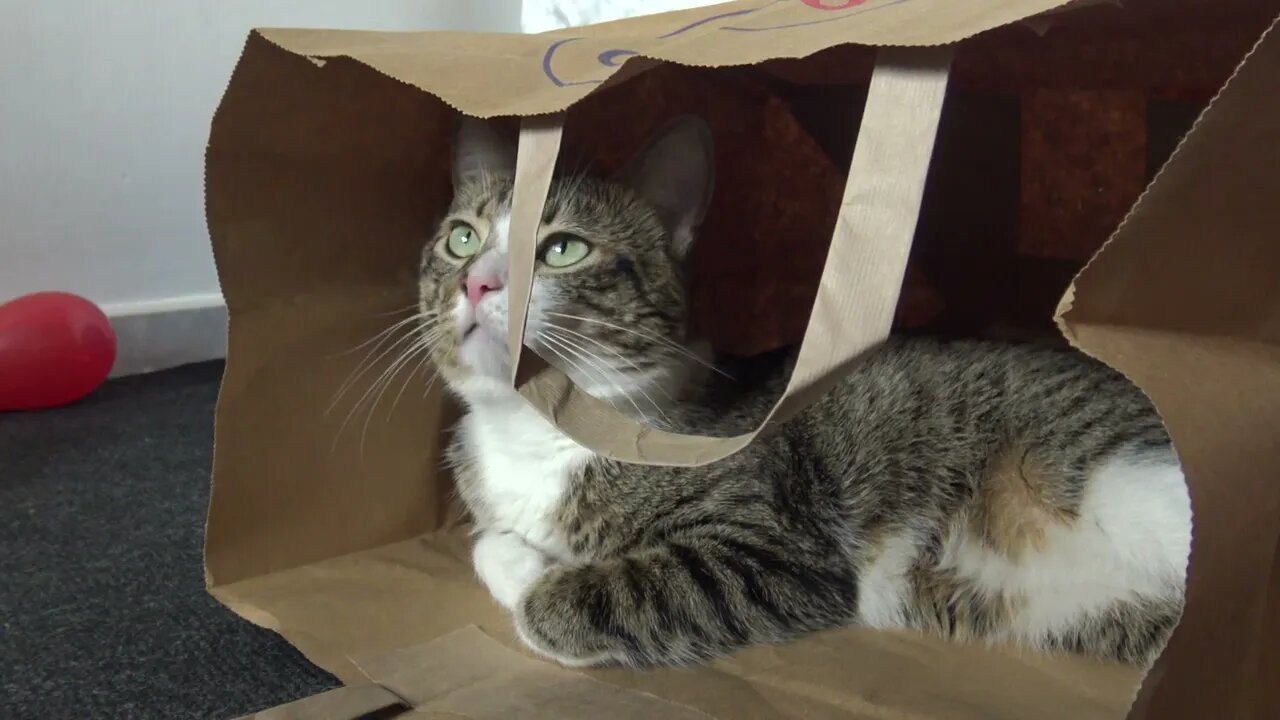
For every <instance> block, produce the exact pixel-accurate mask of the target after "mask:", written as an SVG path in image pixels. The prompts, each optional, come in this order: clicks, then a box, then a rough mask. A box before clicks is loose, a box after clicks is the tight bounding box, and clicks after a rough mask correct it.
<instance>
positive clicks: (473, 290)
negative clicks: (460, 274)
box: [463, 275, 502, 307]
mask: <svg viewBox="0 0 1280 720" xmlns="http://www.w3.org/2000/svg"><path fill="white" fill-rule="evenodd" d="M463 287H464V289H465V290H466V291H467V302H469V303H471V307H475V306H476V305H479V304H480V301H481V300H482V299H484V296H485V294H487V293H491V292H493V291H494V290H501V289H502V280H500V279H499V278H498V276H497V275H472V276H470V277H468V278H467V281H466V282H465V283H463Z"/></svg>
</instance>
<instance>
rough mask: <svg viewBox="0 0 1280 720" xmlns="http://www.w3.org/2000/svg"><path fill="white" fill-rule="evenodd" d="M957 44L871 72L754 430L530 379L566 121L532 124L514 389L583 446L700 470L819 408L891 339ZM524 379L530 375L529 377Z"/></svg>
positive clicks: (513, 281) (515, 265) (520, 192)
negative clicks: (845, 171)
mask: <svg viewBox="0 0 1280 720" xmlns="http://www.w3.org/2000/svg"><path fill="white" fill-rule="evenodd" d="M951 54H952V53H951V48H949V47H933V48H881V49H880V50H879V53H878V57H877V60H876V67H875V70H874V72H873V73H872V76H871V85H870V88H869V91H868V94H867V102H866V109H865V110H864V112H863V116H862V124H861V127H860V129H859V132H858V138H857V145H856V146H855V148H854V153H853V159H852V161H851V162H850V164H849V176H848V179H847V180H846V183H845V189H844V196H843V199H842V201H841V205H840V214H839V216H838V217H837V218H836V226H835V231H834V233H833V235H832V239H831V245H830V249H829V250H828V251H827V261H826V265H825V267H824V268H823V271H822V279H821V281H820V283H819V285H818V291H817V296H816V297H815V299H814V304H813V310H812V313H811V314H810V316H809V323H808V327H807V328H806V330H805V336H804V341H803V342H802V344H801V346H800V352H799V357H798V358H797V360H796V364H795V369H794V371H793V373H792V375H791V379H790V381H789V382H788V384H787V387H786V390H785V391H784V392H783V394H782V396H781V397H780V398H779V399H778V401H777V403H776V404H775V405H774V406H773V408H772V409H771V410H770V411H769V414H768V415H767V416H766V418H765V420H764V422H763V423H762V424H761V425H760V427H758V428H756V429H755V430H754V431H752V432H749V433H745V434H742V435H738V436H735V437H727V438H724V437H699V436H696V435H684V434H680V433H672V432H667V431H664V430H659V429H657V428H653V427H649V426H648V425H645V424H643V423H641V422H639V421H638V420H634V419H632V418H629V417H627V416H625V415H623V414H622V413H620V412H618V411H617V410H615V409H614V408H613V407H612V406H610V405H609V404H607V403H605V402H604V401H601V400H598V399H596V398H594V397H592V396H590V395H588V394H587V393H585V392H583V391H581V390H579V389H578V388H577V387H575V386H574V385H573V383H572V382H571V381H570V380H569V379H568V378H567V377H566V376H565V375H564V374H563V373H561V372H560V371H558V370H556V369H555V368H550V367H548V368H545V369H542V370H541V371H539V372H537V373H532V374H531V373H529V368H531V367H532V366H533V364H534V361H535V359H536V357H535V356H533V353H532V352H531V351H529V350H528V348H526V347H525V346H524V327H525V319H526V316H527V310H528V303H529V293H530V288H531V285H532V278H533V261H534V249H535V243H536V237H537V228H538V224H539V221H540V218H541V215H542V207H543V205H544V204H545V203H546V198H547V193H548V191H549V189H550V186H551V173H552V170H553V168H554V166H555V162H556V157H557V156H558V154H559V150H560V138H561V133H562V131H563V125H562V117H561V116H558V115H557V116H550V117H536V118H527V119H525V121H524V123H523V125H522V126H521V131H520V141H519V150H518V155H517V160H516V176H515V196H514V198H513V201H512V212H511V231H510V232H511V241H510V243H509V253H510V263H511V266H510V267H511V272H510V276H509V278H508V285H507V287H508V292H509V293H510V296H509V297H510V308H511V312H510V317H509V321H510V327H509V335H508V342H509V343H510V349H511V357H513V358H518V360H517V362H516V363H515V367H514V370H513V373H512V384H513V386H514V387H517V388H518V389H519V391H520V393H521V394H522V395H523V396H524V397H525V399H526V400H528V401H529V402H530V403H531V404H532V405H533V406H534V407H535V408H537V409H538V411H539V412H541V413H542V414H543V415H544V416H545V417H547V418H548V419H549V420H551V421H552V422H554V423H555V424H556V425H557V427H559V428H560V429H561V430H562V431H563V432H565V433H566V434H568V435H569V436H570V437H572V438H573V439H574V440H576V441H577V442H579V443H581V444H582V445H584V446H586V447H588V448H591V449H592V450H594V451H596V452H598V453H599V454H601V455H604V456H606V457H609V458H612V459H615V460H621V461H624V462H635V463H643V464H649V465H703V464H706V463H710V462H715V461H716V460H719V459H721V458H724V457H727V456H728V455H731V454H732V453H734V452H737V451H738V450H741V449H742V448H744V447H746V445H747V444H748V443H750V442H751V441H752V440H753V439H755V437H756V436H757V435H758V434H760V432H761V431H762V430H764V429H765V428H766V427H767V426H768V425H769V424H771V423H781V422H783V421H785V420H787V419H789V418H791V417H792V416H794V415H795V414H796V413H797V412H799V411H800V410H802V409H804V408H805V407H806V406H808V405H809V404H811V403H813V402H814V401H815V400H817V399H818V398H819V397H821V396H822V395H823V394H824V393H825V392H827V391H828V390H830V389H831V387H832V386H833V385H834V384H835V383H836V382H838V381H839V380H840V379H841V378H842V377H844V376H845V375H847V374H848V373H849V372H850V371H851V370H852V369H853V367H854V365H855V364H856V363H857V362H858V361H859V358H860V357H861V356H862V355H863V354H864V353H865V352H867V351H868V350H871V349H873V348H874V347H876V346H878V345H879V344H881V343H882V342H884V340H885V339H886V338H888V336H889V331H890V329H891V327H892V323H893V317H894V311H895V309H896V307H897V303H898V294H899V292H900V291H901V289H902V280H903V276H904V274H905V272H906V265H907V256H908V254H909V251H910V249H911V241H912V238H913V236H914V235H915V229H916V222H917V220H918V218H919V214H920V204H921V199H922V197H923V195H924V185H925V180H926V177H927V175H928V171H929V160H930V158H931V156H932V155H933V146H934V141H935V139H936V137H937V130H938V122H939V119H940V117H941V114H942V104H943V99H944V97H945V95H946V88H947V74H948V69H949V67H950V60H951ZM527 375H531V376H530V377H529V378H528V379H527V380H526V379H525V378H526V376H527Z"/></svg>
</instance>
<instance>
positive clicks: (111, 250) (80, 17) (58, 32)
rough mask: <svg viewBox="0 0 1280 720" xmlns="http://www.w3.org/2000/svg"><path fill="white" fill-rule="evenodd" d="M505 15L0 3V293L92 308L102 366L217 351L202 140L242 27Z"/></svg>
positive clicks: (432, 3) (275, 0)
mask: <svg viewBox="0 0 1280 720" xmlns="http://www.w3.org/2000/svg"><path fill="white" fill-rule="evenodd" d="M519 20H520V0H483V1H481V0H0V303H3V302H4V301H6V300H8V299H10V298H12V297H15V296H17V295H21V294H25V293H28V292H34V291H39V290H50V289H59V290H67V291H70V292H75V293H78V294H81V295H84V296H85V297H88V298H89V299H91V300H93V301H95V302H97V303H99V304H101V305H103V306H104V308H105V309H106V310H107V311H108V314H109V315H111V316H112V318H113V322H114V323H115V325H116V330H117V334H118V335H119V337H120V344H121V348H120V352H121V355H120V358H119V360H118V362H117V369H116V372H115V374H124V373H131V372H140V371H146V370H151V369H157V368H160V367H164V366H169V365H173V364H177V363H180V362H189V361H192V360H200V359H207V358H209V357H218V356H220V355H221V353H222V352H223V351H224V350H223V348H224V347H225V346H224V342H225V338H224V337H223V333H224V331H225V311H224V310H223V309H222V308H221V297H220V295H219V293H218V281H217V277H216V275H215V273H214V268H213V258H212V256H211V254H210V250H209V242H208V236H207V233H206V231H205V224H204V209H203V207H204V197H203V185H202V173H203V153H204V145H205V142H206V140H207V139H208V128H209V120H210V118H211V117H212V115H213V111H214V108H215V107H216V106H217V103H218V100H219V98H220V97H221V94H222V91H223V89H224V88H225V87H226V83H227V79H228V78H229V76H230V73H231V70H232V67H233V66H234V64H235V61H236V58H237V56H238V55H239V52H240V49H241V48H242V47H243V44H244V40H245V37H246V35H247V33H248V31H249V29H250V28H252V27H255V26H311V27H332V28H343V27H350V28H365V29H386V30H411V29H413V30H416V29H477V30H500V31H506V32H514V31H518V30H519Z"/></svg>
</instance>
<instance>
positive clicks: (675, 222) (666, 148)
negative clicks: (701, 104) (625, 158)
mask: <svg viewBox="0 0 1280 720" xmlns="http://www.w3.org/2000/svg"><path fill="white" fill-rule="evenodd" d="M715 165H716V164H715V143H714V141H713V140H712V137H711V129H710V128H709V127H707V124H706V123H705V122H703V120H702V119H701V118H698V117H695V116H693V115H684V116H682V117H679V118H676V119H675V120H673V121H671V122H670V123H669V124H667V125H666V126H665V127H663V128H661V129H659V130H658V131H657V132H656V133H654V135H653V137H651V138H650V139H649V140H648V142H646V143H645V145H644V147H643V148H642V149H641V150H640V152H638V153H636V156H635V157H634V158H632V160H631V162H630V163H629V164H628V166H627V167H626V168H624V169H623V170H622V172H621V173H620V174H619V175H620V179H621V180H622V181H623V182H625V183H627V184H628V185H630V186H631V187H632V188H633V189H634V190H635V191H636V192H637V193H639V194H640V197H642V198H644V199H645V200H647V201H648V202H649V203H650V204H651V205H652V206H653V209H654V210H656V211H657V213H658V217H659V218H660V219H661V220H662V222H663V224H664V225H666V226H667V231H668V232H669V233H671V242H672V247H671V250H672V252H673V253H674V254H675V255H676V257H680V258H683V257H685V256H686V255H687V254H688V252H689V247H690V246H691V245H692V244H693V238H694V233H695V231H696V230H697V228H698V225H700V224H701V223H702V218H703V216H704V215H706V213H707V205H708V204H710V202H711V193H712V189H713V186H714V184H715Z"/></svg>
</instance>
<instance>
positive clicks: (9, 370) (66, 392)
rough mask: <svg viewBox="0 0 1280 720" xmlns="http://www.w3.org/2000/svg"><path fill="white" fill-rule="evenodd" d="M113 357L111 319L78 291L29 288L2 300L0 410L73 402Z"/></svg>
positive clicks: (92, 384) (88, 389)
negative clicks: (43, 290) (35, 291)
mask: <svg viewBox="0 0 1280 720" xmlns="http://www.w3.org/2000/svg"><path fill="white" fill-rule="evenodd" d="M115 361H116V334H115V332H114V331H112V329H111V321H110V320H108V319H107V316H106V315H104V314H103V312H102V310H100V309H99V308H98V306H97V305H94V304H93V303H91V302H89V301H88V300H85V299H84V298H82V297H79V296H78V295H72V294H70V293H63V292H42V293H33V294H31V295H24V296H22V297H20V298H17V299H15V300H11V301H9V302H7V303H5V304H4V305H0V410H34V409H38V408H48V407H56V406H58V405H66V404H68V403H73V402H75V401H77V400H79V399H81V398H83V397H84V396H86V395H88V394H89V393H91V392H93V391H94V390H96V389H97V388H98V386H99V385H101V384H102V382H103V381H104V380H106V379H107V374H108V373H110V372H111V366H112V364H114V363H115Z"/></svg>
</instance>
